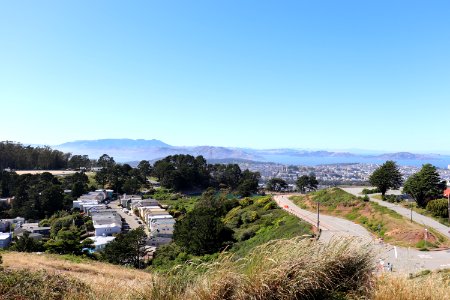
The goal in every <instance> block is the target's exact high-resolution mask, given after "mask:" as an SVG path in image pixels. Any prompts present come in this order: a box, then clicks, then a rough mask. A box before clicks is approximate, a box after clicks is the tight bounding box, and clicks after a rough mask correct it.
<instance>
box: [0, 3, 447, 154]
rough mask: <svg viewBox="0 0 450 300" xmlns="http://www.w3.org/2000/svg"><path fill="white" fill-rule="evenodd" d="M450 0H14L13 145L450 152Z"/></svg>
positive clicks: (0, 15)
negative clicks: (130, 143) (149, 143)
mask: <svg viewBox="0 0 450 300" xmlns="http://www.w3.org/2000/svg"><path fill="white" fill-rule="evenodd" d="M449 16H450V2H449V1H411V0H407V1H360V0H357V1H334V0H330V1H299V0H297V1H262V0H257V1H230V0H226V1H225V0H223V1H162V0H159V1H149V0H147V1H110V0H108V1H106V0H105V1H2V2H1V3H0V103H1V114H0V116H1V123H2V126H1V128H2V129H1V130H0V140H6V139H7V140H14V141H20V142H23V143H39V144H49V145H52V144H59V143H62V142H66V141H72V140H80V139H98V138H143V139H152V138H156V139H161V140H163V141H165V142H167V143H169V144H172V145H218V146H236V147H252V148H278V147H296V148H313V149H349V148H360V149H374V150H387V151H412V152H414V151H416V152H419V151H441V152H450V138H449V130H448V128H449V126H450V118H449V115H450V17H449Z"/></svg>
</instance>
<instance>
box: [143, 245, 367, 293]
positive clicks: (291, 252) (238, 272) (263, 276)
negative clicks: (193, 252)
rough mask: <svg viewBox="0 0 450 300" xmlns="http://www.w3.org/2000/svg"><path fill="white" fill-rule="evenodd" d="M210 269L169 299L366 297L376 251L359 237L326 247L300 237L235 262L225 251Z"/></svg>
mask: <svg viewBox="0 0 450 300" xmlns="http://www.w3.org/2000/svg"><path fill="white" fill-rule="evenodd" d="M202 267H204V266H202ZM206 269H207V271H206V272H205V273H204V274H202V275H200V276H198V277H197V279H195V280H193V281H192V282H191V283H190V284H187V285H186V288H185V290H184V291H182V290H179V291H178V293H177V295H176V297H175V298H163V299H192V300H193V299H199V300H219V299H230V300H244V299H255V300H256V299H261V300H262V299H332V298H334V297H338V296H340V295H347V296H348V295H357V296H364V295H368V293H369V292H370V287H371V284H372V283H371V280H372V275H371V274H372V269H373V254H372V252H371V250H370V249H369V248H368V247H367V246H366V245H363V244H359V243H358V242H356V241H350V240H346V239H343V240H340V241H333V242H332V243H330V244H329V245H326V246H324V245H321V244H319V243H316V242H311V241H305V240H300V239H296V238H294V239H291V240H278V241H273V242H269V243H267V244H265V245H263V246H260V247H257V248H255V250H253V251H252V252H251V253H250V254H249V255H247V256H246V257H245V258H244V259H239V260H235V259H234V258H233V256H229V255H225V256H223V257H222V258H220V259H219V260H218V261H217V262H216V263H213V264H210V265H208V266H207V268H206ZM184 277H186V276H184ZM162 284H163V285H162V286H161V289H157V290H163V289H164V288H167V283H164V282H162ZM169 285H170V284H169ZM148 295H151V293H150V292H149V293H148ZM143 299H145V297H144V298H143ZM146 299H152V298H151V297H147V298H146ZM153 299H156V298H153Z"/></svg>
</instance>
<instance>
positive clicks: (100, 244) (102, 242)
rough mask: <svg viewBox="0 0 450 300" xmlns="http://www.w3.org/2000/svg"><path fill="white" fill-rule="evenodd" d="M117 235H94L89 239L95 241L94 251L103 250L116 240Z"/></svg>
mask: <svg viewBox="0 0 450 300" xmlns="http://www.w3.org/2000/svg"><path fill="white" fill-rule="evenodd" d="M115 238H116V237H114V236H92V237H90V238H89V239H91V240H93V241H94V246H95V249H94V251H101V250H103V249H105V246H106V245H107V244H108V243H110V242H112V241H114V239H115Z"/></svg>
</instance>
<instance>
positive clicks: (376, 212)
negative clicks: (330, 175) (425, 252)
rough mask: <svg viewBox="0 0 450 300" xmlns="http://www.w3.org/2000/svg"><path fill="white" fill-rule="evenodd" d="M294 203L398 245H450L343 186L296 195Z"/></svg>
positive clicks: (443, 239)
mask: <svg viewBox="0 0 450 300" xmlns="http://www.w3.org/2000/svg"><path fill="white" fill-rule="evenodd" d="M291 199H292V200H293V201H294V203H296V204H297V205H299V206H300V207H302V208H304V209H308V210H311V211H316V210H317V202H319V203H320V211H321V213H323V214H328V215H332V216H338V217H343V218H346V219H348V220H351V221H353V222H355V223H358V224H361V225H362V226H364V227H365V228H367V229H368V230H369V231H370V232H372V233H374V234H375V235H377V236H379V237H382V238H383V239H384V240H385V241H386V242H389V243H391V244H394V245H398V246H405V247H408V246H410V247H417V248H436V247H441V246H449V245H450V242H449V240H448V239H447V238H446V237H444V236H443V235H441V234H440V233H438V232H436V231H435V230H433V229H431V228H428V231H429V234H428V237H427V241H426V242H425V227H424V226H422V225H419V224H417V223H414V222H413V223H411V222H410V221H409V220H406V219H405V218H403V217H402V216H401V215H400V214H398V213H396V212H395V211H393V210H390V209H388V208H386V207H384V206H381V205H379V204H377V203H374V202H366V201H364V200H363V199H362V198H360V197H356V196H353V195H351V194H349V193H347V192H345V191H343V190H341V189H339V188H333V189H328V190H321V191H317V192H314V193H310V194H308V195H301V196H294V197H292V198H291Z"/></svg>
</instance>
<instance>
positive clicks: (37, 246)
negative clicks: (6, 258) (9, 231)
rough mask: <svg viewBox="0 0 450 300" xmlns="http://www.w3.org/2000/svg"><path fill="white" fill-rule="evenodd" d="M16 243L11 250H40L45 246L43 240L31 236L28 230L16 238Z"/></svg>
mask: <svg viewBox="0 0 450 300" xmlns="http://www.w3.org/2000/svg"><path fill="white" fill-rule="evenodd" d="M14 240H15V241H14V243H13V244H12V246H11V247H10V250H13V251H18V252H39V251H44V246H43V244H42V242H41V241H38V240H35V239H33V238H31V237H30V233H29V232H28V231H24V233H23V234H22V236H21V237H17V238H14Z"/></svg>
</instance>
